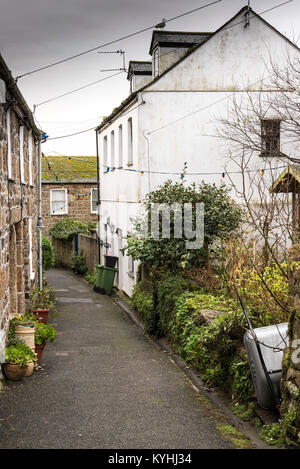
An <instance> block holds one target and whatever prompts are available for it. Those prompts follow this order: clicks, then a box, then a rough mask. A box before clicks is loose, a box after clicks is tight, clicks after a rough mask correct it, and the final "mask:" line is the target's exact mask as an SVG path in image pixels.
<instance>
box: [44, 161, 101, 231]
mask: <svg viewBox="0 0 300 469" xmlns="http://www.w3.org/2000/svg"><path fill="white" fill-rule="evenodd" d="M42 216H43V225H44V226H45V228H44V230H43V233H44V235H45V236H48V235H49V230H50V229H51V228H52V227H53V226H54V225H55V223H56V222H57V221H58V220H61V218H62V217H69V218H70V219H73V220H80V221H90V222H95V223H96V222H97V219H98V218H97V160H96V157H94V156H71V157H70V156H45V155H42Z"/></svg>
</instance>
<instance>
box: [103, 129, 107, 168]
mask: <svg viewBox="0 0 300 469" xmlns="http://www.w3.org/2000/svg"><path fill="white" fill-rule="evenodd" d="M107 153H108V141H107V135H105V136H104V137H103V171H104V172H105V173H106V170H107V167H108V166H107V163H108V161H107V157H108V155H107Z"/></svg>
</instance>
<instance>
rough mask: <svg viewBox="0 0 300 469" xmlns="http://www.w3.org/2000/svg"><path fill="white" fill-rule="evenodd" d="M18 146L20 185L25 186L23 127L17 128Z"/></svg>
mask: <svg viewBox="0 0 300 469" xmlns="http://www.w3.org/2000/svg"><path fill="white" fill-rule="evenodd" d="M19 146H20V179H21V184H26V182H25V176H24V125H20V127H19Z"/></svg>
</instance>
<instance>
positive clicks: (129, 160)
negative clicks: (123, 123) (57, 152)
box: [127, 117, 133, 166]
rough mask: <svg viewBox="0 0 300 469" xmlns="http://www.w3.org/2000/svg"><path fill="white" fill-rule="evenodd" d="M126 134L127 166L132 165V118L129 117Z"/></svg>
mask: <svg viewBox="0 0 300 469" xmlns="http://www.w3.org/2000/svg"><path fill="white" fill-rule="evenodd" d="M127 132H128V157H127V166H132V165H133V122H132V117H129V119H128V121H127Z"/></svg>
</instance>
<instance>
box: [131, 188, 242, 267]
mask: <svg viewBox="0 0 300 469" xmlns="http://www.w3.org/2000/svg"><path fill="white" fill-rule="evenodd" d="M229 190H230V189H229V188H227V187H226V185H225V184H221V185H220V186H219V187H218V186H216V185H215V184H206V183H204V182H202V184H200V185H199V186H198V187H196V185H195V184H192V185H191V186H189V187H185V186H184V185H183V183H174V182H172V181H171V180H168V181H167V182H165V184H163V185H162V186H160V187H159V188H158V189H156V190H154V191H152V192H150V193H149V194H147V196H146V198H145V201H144V207H145V209H146V216H145V217H144V218H141V217H139V219H138V220H137V221H136V223H135V236H128V237H127V246H125V247H124V248H123V249H124V251H126V253H127V255H128V256H131V257H132V258H133V259H134V260H140V261H141V262H142V264H143V265H145V266H155V267H163V268H167V269H169V270H170V271H172V272H174V271H178V270H180V269H182V268H186V267H191V266H194V265H203V264H207V263H208V262H209V249H210V247H211V246H212V244H213V243H214V242H215V241H216V240H220V239H227V238H228V236H229V235H230V234H232V232H234V231H235V230H236V229H237V228H238V226H239V225H240V222H241V210H240V209H239V208H238V207H237V205H236V204H235V203H234V202H233V201H232V200H231V199H230V197H229V195H228V193H229ZM153 203H155V204H163V203H164V204H168V205H171V204H175V203H176V204H179V207H180V212H181V213H182V209H183V207H184V204H187V203H189V204H191V205H192V206H193V208H195V206H196V204H197V203H203V204H204V211H205V212H204V245H203V247H201V248H200V249H187V247H186V241H187V240H188V239H187V238H186V236H185V235H184V234H183V236H182V237H180V238H178V237H175V235H174V214H173V213H171V216H170V228H171V230H170V237H169V238H161V239H156V238H154V237H152V236H151V235H141V231H140V228H141V227H144V228H148V231H149V233H150V232H151V211H152V209H153ZM191 221H192V223H193V227H194V228H195V222H196V215H195V210H194V213H193V215H192V220H191ZM161 228H162V223H161V222H160V226H159V232H160V234H161Z"/></svg>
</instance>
